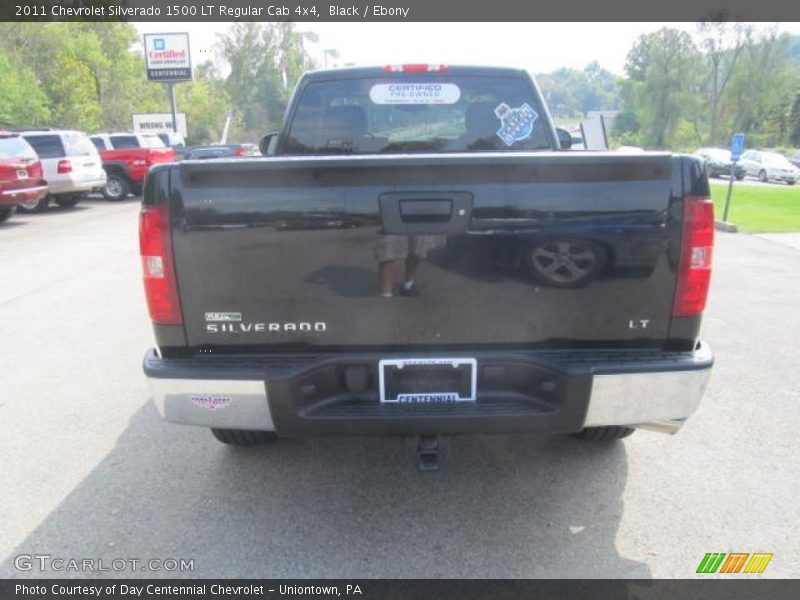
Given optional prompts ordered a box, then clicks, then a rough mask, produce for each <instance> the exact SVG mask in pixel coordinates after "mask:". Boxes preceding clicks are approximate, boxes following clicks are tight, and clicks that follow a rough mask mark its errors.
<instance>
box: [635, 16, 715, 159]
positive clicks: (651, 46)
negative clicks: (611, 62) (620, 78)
mask: <svg viewBox="0 0 800 600" xmlns="http://www.w3.org/2000/svg"><path fill="white" fill-rule="evenodd" d="M625 71H626V73H627V75H628V78H629V79H630V81H631V84H630V89H628V90H627V94H626V96H625V100H626V106H625V110H624V112H626V113H628V115H633V116H634V120H635V123H636V126H637V129H638V134H637V137H638V141H639V143H640V144H642V145H644V146H647V147H651V148H668V147H670V146H674V145H676V143H677V142H678V138H679V134H680V135H682V136H685V128H681V125H682V124H683V122H685V121H686V116H687V115H688V114H691V112H692V108H693V104H694V103H695V102H696V101H697V99H696V98H694V97H693V95H692V90H693V88H695V87H696V81H697V79H698V78H699V77H700V53H699V52H698V50H697V48H696V47H695V45H694V42H692V39H691V37H690V36H689V34H687V33H686V32H684V31H679V30H676V29H669V28H663V29H660V30H659V31H657V32H655V33H650V34H645V35H642V36H640V37H639V38H638V39H637V40H636V42H635V44H634V46H633V48H632V49H631V51H630V52H629V53H628V59H627V62H626V65H625ZM680 141H681V142H682V143H684V144H685V143H689V142H690V141H689V140H685V139H682V140H680Z"/></svg>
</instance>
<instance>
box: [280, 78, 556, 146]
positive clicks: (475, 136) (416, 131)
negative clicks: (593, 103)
mask: <svg viewBox="0 0 800 600" xmlns="http://www.w3.org/2000/svg"><path fill="white" fill-rule="evenodd" d="M284 144H285V147H284V149H283V153H284V154H373V153H407V152H492V151H520V150H524V151H531V150H549V149H550V148H551V146H550V141H549V138H548V135H547V130H546V128H545V122H544V118H543V117H542V109H541V107H540V106H539V104H538V103H537V102H536V98H535V96H534V93H533V89H532V86H531V85H530V82H528V81H526V80H524V79H515V78H510V77H480V76H471V77H470V76H460V77H454V76H450V77H448V76H435V77H434V76H421V77H417V78H413V77H402V78H392V77H386V78H365V79H346V80H339V81H328V82H325V81H323V82H315V83H311V84H309V85H308V86H307V87H306V88H305V90H304V91H303V92H302V96H301V98H300V100H299V102H298V105H297V109H296V111H295V113H294V117H293V119H292V123H291V126H290V128H289V132H288V137H287V139H286V140H285V141H284Z"/></svg>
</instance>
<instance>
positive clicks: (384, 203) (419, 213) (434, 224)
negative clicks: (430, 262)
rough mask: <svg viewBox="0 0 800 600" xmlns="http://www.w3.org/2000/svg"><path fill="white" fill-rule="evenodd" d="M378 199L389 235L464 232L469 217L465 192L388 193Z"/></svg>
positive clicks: (469, 209)
mask: <svg viewBox="0 0 800 600" xmlns="http://www.w3.org/2000/svg"><path fill="white" fill-rule="evenodd" d="M379 202H380V209H381V222H382V224H383V232H384V233H389V234H398V235H426V234H427V235H439V234H443V235H452V234H456V233H461V232H463V231H466V229H467V227H468V226H469V222H470V218H471V217H472V194H470V193H469V192H389V193H386V194H381V196H380V197H379Z"/></svg>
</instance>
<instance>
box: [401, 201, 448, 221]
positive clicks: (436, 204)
mask: <svg viewBox="0 0 800 600" xmlns="http://www.w3.org/2000/svg"><path fill="white" fill-rule="evenodd" d="M452 214H453V201H452V200H432V199H427V200H400V218H401V219H402V220H403V221H405V222H406V223H431V222H437V223H441V222H442V221H449V220H450V217H451V216H452Z"/></svg>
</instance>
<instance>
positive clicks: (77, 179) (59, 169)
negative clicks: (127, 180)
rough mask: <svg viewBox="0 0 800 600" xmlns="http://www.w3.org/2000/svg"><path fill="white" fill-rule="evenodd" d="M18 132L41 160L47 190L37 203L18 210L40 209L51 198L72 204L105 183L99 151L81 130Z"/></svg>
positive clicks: (62, 204)
mask: <svg viewBox="0 0 800 600" xmlns="http://www.w3.org/2000/svg"><path fill="white" fill-rule="evenodd" d="M21 135H22V137H24V138H25V140H26V141H27V142H28V143H29V144H30V145H31V146H33V149H34V150H36V154H38V155H39V159H40V160H41V161H42V170H43V171H44V178H45V179H46V180H47V189H48V192H49V194H48V195H47V196H45V197H44V198H42V199H41V200H39V201H38V202H31V203H29V205H25V204H23V205H21V208H22V210H29V211H34V210H44V209H45V208H46V207H47V204H48V203H49V201H50V199H51V198H52V199H53V200H55V202H56V204H58V205H59V206H75V205H76V204H77V203H78V202H79V201H80V200H81V198H83V197H84V196H85V195H86V193H87V192H89V191H90V190H93V189H95V188H101V187H103V186H104V185H105V184H106V172H105V171H104V170H103V161H102V160H100V154H99V153H98V152H97V149H96V148H95V147H94V144H92V142H91V141H90V140H89V137H88V136H87V135H86V134H85V133H83V132H82V131H73V130H67V129H43V130H35V131H33V130H32V131H23V132H22V133H21Z"/></svg>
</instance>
